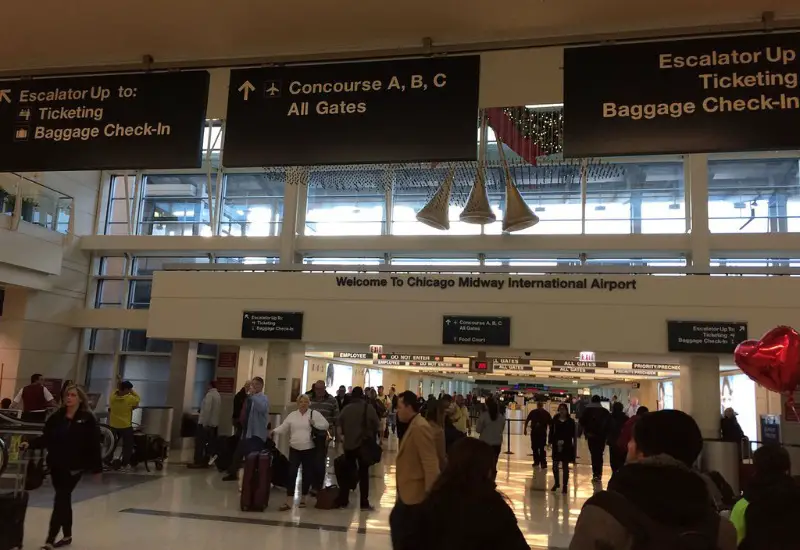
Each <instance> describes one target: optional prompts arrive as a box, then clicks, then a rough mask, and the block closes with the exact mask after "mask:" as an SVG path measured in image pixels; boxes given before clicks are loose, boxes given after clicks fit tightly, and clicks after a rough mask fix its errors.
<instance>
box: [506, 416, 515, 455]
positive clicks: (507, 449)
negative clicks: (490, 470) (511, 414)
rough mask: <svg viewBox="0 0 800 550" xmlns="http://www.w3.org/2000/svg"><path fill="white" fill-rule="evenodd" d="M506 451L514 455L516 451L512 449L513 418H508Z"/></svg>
mask: <svg viewBox="0 0 800 550" xmlns="http://www.w3.org/2000/svg"><path fill="white" fill-rule="evenodd" d="M506 424H508V425H507V426H506V452H505V454H507V455H513V454H514V453H513V452H512V451H511V419H510V418H506Z"/></svg>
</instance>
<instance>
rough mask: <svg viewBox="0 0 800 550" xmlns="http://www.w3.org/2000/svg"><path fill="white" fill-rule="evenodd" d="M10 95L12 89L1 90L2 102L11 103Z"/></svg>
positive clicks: (0, 99) (0, 98)
mask: <svg viewBox="0 0 800 550" xmlns="http://www.w3.org/2000/svg"><path fill="white" fill-rule="evenodd" d="M10 93H11V90H10V89H5V90H0V102H2V101H5V102H6V103H11V98H10V97H9V95H8V94H10Z"/></svg>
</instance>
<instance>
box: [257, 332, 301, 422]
mask: <svg viewBox="0 0 800 550" xmlns="http://www.w3.org/2000/svg"><path fill="white" fill-rule="evenodd" d="M305 356H306V348H305V345H304V344H302V343H295V342H270V344H269V350H268V351H267V360H266V377H265V378H264V382H265V384H264V392H265V393H266V394H267V397H268V398H269V408H270V413H273V414H281V415H283V416H284V418H285V416H286V414H287V413H288V412H289V411H291V410H292V407H293V406H294V402H293V401H292V399H291V393H292V384H293V383H294V384H300V383H301V382H302V380H303V363H304V362H305V358H306V357H305ZM254 376H255V372H254ZM294 379H297V382H294ZM306 389H307V388H306ZM306 389H303V388H302V387H300V391H301V392H303V391H306Z"/></svg>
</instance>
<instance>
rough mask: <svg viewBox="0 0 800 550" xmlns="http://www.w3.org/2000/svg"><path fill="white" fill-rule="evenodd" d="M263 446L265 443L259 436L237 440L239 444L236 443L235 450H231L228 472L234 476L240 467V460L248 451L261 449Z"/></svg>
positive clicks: (253, 451)
mask: <svg viewBox="0 0 800 550" xmlns="http://www.w3.org/2000/svg"><path fill="white" fill-rule="evenodd" d="M265 446H266V443H265V442H264V440H263V439H261V438H260V437H251V438H249V439H244V438H243V439H241V440H239V444H238V445H236V450H235V451H234V452H233V458H232V459H231V465H230V467H229V468H228V474H229V475H232V476H235V475H236V474H237V473H239V468H241V467H242V461H243V460H244V458H245V457H246V456H247V455H249V454H250V453H256V452H259V451H263V450H264V447H265Z"/></svg>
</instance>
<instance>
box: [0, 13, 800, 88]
mask: <svg viewBox="0 0 800 550" xmlns="http://www.w3.org/2000/svg"><path fill="white" fill-rule="evenodd" d="M501 6H502V7H501ZM765 11H774V12H775V14H776V18H777V20H779V21H781V20H784V21H785V20H789V19H792V18H794V17H797V16H799V15H800V1H798V0H672V1H671V2H659V1H656V0H644V1H642V0H601V1H598V0H508V1H506V2H502V3H497V2H494V3H493V2H487V1H486V0H433V1H431V0H406V1H404V2H391V3H387V2H377V1H373V2H364V1H363V0H339V1H337V2H323V1H321V0H295V1H293V2H266V1H263V0H261V1H259V0H230V1H228V2H220V1H219V0H194V1H192V2H189V1H187V0H172V1H168V2H165V1H164V0H135V1H134V0H121V1H117V2H108V1H107V0H82V1H81V2H63V0H41V1H39V2H37V3H36V6H35V9H34V8H32V6H31V5H30V4H26V3H23V2H5V3H4V6H3V19H4V20H5V21H9V22H14V23H13V24H8V25H5V28H4V29H3V33H2V34H0V71H18V72H20V73H24V72H26V71H33V70H36V69H43V68H58V67H62V68H66V67H86V66H93V65H94V66H97V65H109V66H115V65H125V64H133V63H139V62H140V61H141V60H142V58H143V56H144V55H146V54H149V55H152V56H153V57H154V58H155V61H156V63H157V64H158V63H165V64H168V63H172V64H180V63H181V62H190V61H199V60H202V61H210V60H230V59H240V60H241V59H246V58H277V57H280V56H302V55H308V56H313V55H315V54H317V55H319V54H320V53H321V52H328V53H337V52H358V51H370V50H372V51H376V50H392V49H406V48H409V49H410V48H416V47H419V46H420V45H421V43H422V39H423V38H424V37H430V38H431V39H432V40H433V44H434V46H446V45H455V44H469V43H476V42H505V41H512V40H538V41H541V43H543V44H544V43H557V42H561V43H563V42H569V41H571V40H575V37H581V38H580V39H581V40H585V39H586V37H587V36H588V35H596V34H608V33H611V34H617V33H629V32H637V31H644V32H646V33H647V34H650V35H652V34H655V35H658V34H662V35H663V34H664V33H665V32H669V31H668V29H678V28H689V27H705V26H727V25H738V24H742V23H745V24H746V23H750V24H758V23H759V22H760V21H761V14H762V13H763V12H765ZM566 37H571V38H566ZM520 69H521V70H524V68H523V67H521V68H520Z"/></svg>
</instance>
